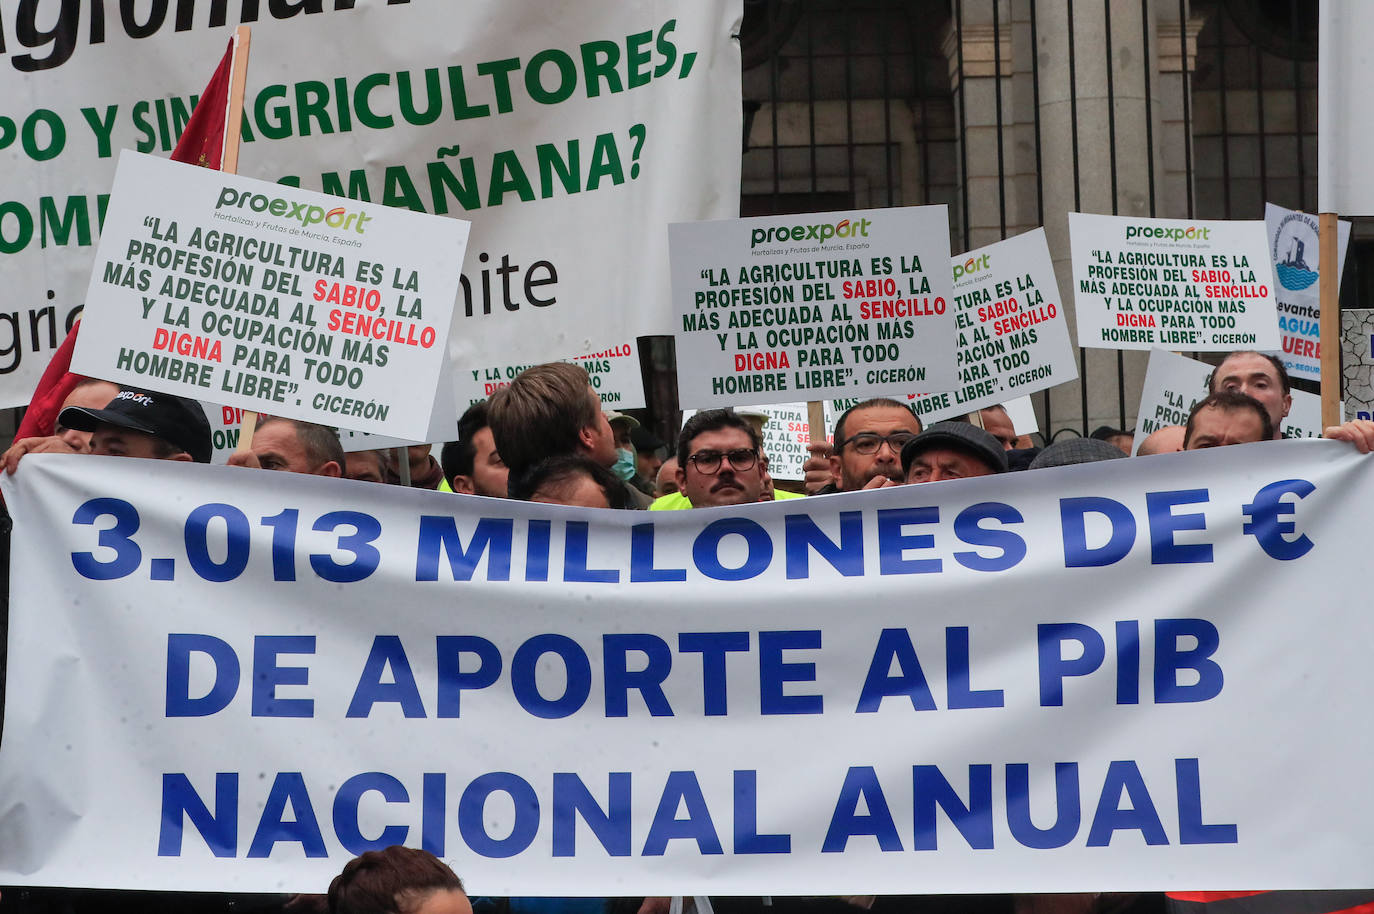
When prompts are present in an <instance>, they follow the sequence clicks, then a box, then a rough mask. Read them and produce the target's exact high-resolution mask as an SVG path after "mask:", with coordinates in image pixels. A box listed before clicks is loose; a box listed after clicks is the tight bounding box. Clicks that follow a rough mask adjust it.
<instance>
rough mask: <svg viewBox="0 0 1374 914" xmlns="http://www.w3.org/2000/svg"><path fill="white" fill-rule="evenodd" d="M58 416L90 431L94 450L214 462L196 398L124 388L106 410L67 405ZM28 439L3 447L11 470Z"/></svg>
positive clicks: (66, 424)
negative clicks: (5, 448) (7, 447)
mask: <svg viewBox="0 0 1374 914" xmlns="http://www.w3.org/2000/svg"><path fill="white" fill-rule="evenodd" d="M57 421H58V422H59V423H60V424H61V425H63V426H64V427H66V428H73V429H77V430H78V431H83V432H91V450H90V453H92V454H96V455H104V456H108V457H145V458H152V459H155V460H184V461H195V462H196V463H209V462H210V455H211V453H212V448H211V446H210V422H209V420H207V419H206V418H205V410H203V409H201V406H200V404H199V403H197V402H196V401H195V400H187V399H185V398H183V397H174V396H172V395H170V394H163V393H154V392H153V391H149V390H139V389H137V388H132V387H126V388H123V389H121V390H120V391H119V393H118V394H116V395H115V397H114V399H113V400H111V401H110V402H109V403H107V404H106V405H105V407H104V408H103V409H92V408H90V407H86V406H69V407H67V408H66V409H64V410H62V412H61V414H60V415H59V416H58V418H57ZM27 440H30V441H31V440H38V439H27ZM25 443H26V442H25V441H21V442H19V443H18V444H16V445H14V447H12V448H10V449H9V450H8V451H6V452H5V456H4V462H5V469H6V470H7V471H8V472H10V473H13V472H14V471H15V469H16V468H17V467H18V466H19V460H20V458H21V457H23V456H24V454H25V453H26V449H25V448H24V447H23V445H24V444H25Z"/></svg>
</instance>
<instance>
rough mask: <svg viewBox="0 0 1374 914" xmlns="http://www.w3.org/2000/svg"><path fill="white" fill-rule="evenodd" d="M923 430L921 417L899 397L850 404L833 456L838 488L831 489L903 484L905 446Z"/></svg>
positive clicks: (838, 424)
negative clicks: (903, 450)
mask: <svg viewBox="0 0 1374 914" xmlns="http://www.w3.org/2000/svg"><path fill="white" fill-rule="evenodd" d="M920 432H921V420H920V419H918V418H916V414H915V413H913V412H912V411H911V410H910V409H909V408H908V407H907V406H906V405H905V404H902V403H899V402H898V401H896V400H888V399H886V398H879V399H874V400H865V401H864V402H862V403H859V404H857V405H856V406H852V407H850V408H849V409H848V410H847V411H846V412H845V413H844V415H842V416H840V420H839V421H838V422H836V423H835V450H834V452H833V453H832V454H831V455H830V458H829V460H830V475H831V476H832V477H833V478H834V480H835V488H834V489H833V490H827V491H836V492H854V491H856V490H858V489H880V488H883V487H884V486H899V485H902V484H903V483H904V482H906V476H905V474H903V472H902V445H904V444H906V443H907V442H908V441H910V440H911V439H912V438H915V437H916V436H917V435H918V434H920Z"/></svg>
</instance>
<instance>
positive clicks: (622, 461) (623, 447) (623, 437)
mask: <svg viewBox="0 0 1374 914" xmlns="http://www.w3.org/2000/svg"><path fill="white" fill-rule="evenodd" d="M606 421H607V422H609V423H610V424H611V434H612V435H614V436H615V463H614V464H612V465H611V472H612V473H614V474H615V475H616V476H617V477H619V478H620V479H623V480H625V481H626V482H628V483H630V484H631V485H634V478H635V472H636V467H635V445H634V441H633V440H632V439H631V437H630V432H631V431H633V430H634V429H637V428H639V420H638V419H636V418H635V417H634V416H627V415H625V414H624V413H618V412H616V411H615V410H613V409H611V410H607V411H606ZM636 488H639V487H638V486H636ZM641 491H642V490H641Z"/></svg>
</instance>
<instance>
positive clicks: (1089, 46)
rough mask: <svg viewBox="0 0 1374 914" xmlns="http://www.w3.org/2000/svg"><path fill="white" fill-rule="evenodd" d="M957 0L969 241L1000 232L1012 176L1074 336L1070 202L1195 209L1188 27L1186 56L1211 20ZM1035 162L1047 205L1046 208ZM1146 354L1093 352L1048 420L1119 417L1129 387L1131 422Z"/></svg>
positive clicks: (1061, 391)
mask: <svg viewBox="0 0 1374 914" xmlns="http://www.w3.org/2000/svg"><path fill="white" fill-rule="evenodd" d="M956 3H957V4H958V6H959V16H957V17H951V22H950V25H949V30H948V33H947V35H946V40H945V54H946V57H947V59H948V60H949V63H950V67H951V84H952V86H953V88H954V91H955V95H954V101H955V111H956V115H957V114H958V111H959V104H958V100H959V94H958V93H959V89H960V87H961V86H962V89H963V98H964V106H963V120H964V122H963V123H961V125H960V126H961V128H962V129H961V131H960V136H961V141H962V142H963V144H964V155H965V158H966V161H967V174H966V175H965V176H964V180H965V182H966V186H967V187H968V191H969V197H968V214H967V218H968V220H969V227H970V231H969V235H970V242H971V246H973V247H977V246H979V245H981V244H986V243H988V242H990V241H995V240H997V239H998V238H1000V237H1001V230H1000V229H1001V225H1000V223H1001V215H1000V208H999V205H998V188H999V186H1000V187H1003V188H1005V189H1006V199H1007V217H1006V222H1007V234H1008V235H1012V234H1017V233H1019V232H1022V231H1026V230H1027V229H1030V228H1033V227H1034V226H1035V225H1037V224H1039V223H1042V222H1043V224H1044V226H1045V231H1046V235H1047V237H1048V238H1049V242H1050V251H1051V255H1052V256H1053V258H1054V262H1055V270H1056V275H1057V277H1058V280H1059V285H1060V292H1061V294H1062V295H1063V298H1064V305H1065V313H1066V315H1067V316H1068V319H1069V322H1070V334H1071V336H1074V337H1075V339H1076V328H1075V326H1074V311H1073V288H1072V284H1071V279H1072V273H1071V268H1070V260H1069V234H1068V217H1067V214H1068V213H1069V212H1070V211H1072V210H1075V209H1077V210H1078V211H1080V212H1088V213H1107V214H1111V213H1116V214H1118V215H1125V216H1150V215H1156V216H1161V217H1164V216H1167V217H1178V218H1183V217H1186V216H1187V215H1188V207H1187V202H1188V199H1189V196H1188V193H1189V192H1188V187H1187V180H1186V176H1187V168H1188V157H1189V151H1188V146H1187V144H1186V142H1184V138H1185V137H1186V133H1185V131H1184V129H1183V118H1182V110H1183V101H1184V96H1183V93H1184V91H1185V87H1184V85H1183V84H1182V82H1181V76H1180V74H1179V70H1181V68H1182V61H1183V60H1184V55H1183V52H1182V44H1181V41H1180V34H1182V35H1183V37H1184V39H1185V40H1187V41H1188V42H1189V44H1188V53H1189V55H1191V54H1193V53H1195V50H1196V36H1197V30H1198V28H1200V26H1201V22H1200V21H1199V20H1194V19H1192V18H1189V19H1188V20H1187V23H1186V26H1185V27H1180V25H1179V4H1178V3H1177V2H1176V0H1146V2H1143V3H1142V2H1141V0H956ZM994 4H996V6H995V11H996V24H997V26H998V28H996V29H994V28H993V24H994V15H993V14H994ZM1185 15H1186V9H1185ZM1032 19H1034V31H1035V41H1034V47H1032V41H1031V27H1032ZM956 20H957V21H958V25H956ZM960 50H962V52H963V67H962V72H960V68H959V52H960ZM1032 55H1033V56H1032ZM999 63H1000V67H999V66H998V64H999ZM999 82H1000V85H1001V90H1002V117H1001V120H1000V124H1001V130H1000V135H1001V138H1002V150H1003V161H1002V167H1001V170H1000V171H999V169H998V162H997V149H996V145H997V138H998V135H999V130H998V124H999V121H998V117H997V110H998V109H997V102H996V90H997V85H998V83H999ZM1037 82H1038V95H1037V91H1036V90H1037V86H1036V83H1037ZM1037 128H1038V134H1037ZM1037 135H1038V138H1039V141H1040V153H1039V157H1038V159H1037V156H1036V138H1037ZM1037 172H1038V175H1039V188H1038V190H1039V191H1040V193H1041V194H1042V195H1043V213H1041V212H1039V211H1038V209H1037V206H1036V197H1037V185H1036V174H1037ZM1147 359H1148V355H1147V354H1146V353H1132V352H1128V353H1125V354H1124V355H1123V357H1122V359H1121V361H1120V362H1118V355H1117V353H1116V351H1113V350H1100V349H1090V350H1087V354H1086V360H1085V362H1086V372H1085V374H1086V378H1080V380H1079V381H1078V382H1075V383H1071V384H1065V385H1061V386H1060V387H1057V388H1055V389H1054V390H1052V391H1051V392H1050V393H1049V396H1048V398H1046V397H1044V396H1042V395H1037V397H1036V400H1037V404H1038V408H1039V409H1040V412H1041V420H1042V427H1043V426H1044V424H1045V423H1044V420H1045V406H1046V405H1048V407H1049V410H1048V413H1049V420H1050V425H1051V427H1050V428H1049V429H1048V431H1051V432H1052V431H1054V430H1056V429H1059V428H1065V427H1070V428H1077V429H1079V430H1082V429H1084V428H1085V427H1086V429H1087V430H1089V431H1091V430H1092V429H1093V428H1095V427H1096V426H1098V425H1113V426H1116V425H1120V424H1121V423H1122V417H1121V408H1120V406H1121V402H1122V400H1123V399H1124V401H1125V407H1126V408H1125V412H1126V417H1125V420H1126V425H1127V426H1130V425H1132V424H1134V422H1135V413H1136V410H1137V408H1138V405H1139V397H1140V388H1141V385H1142V383H1143V380H1144V372H1145V364H1146V361H1147ZM1085 382H1086V384H1085ZM1085 388H1086V390H1087V410H1086V415H1085V412H1084V398H1083V390H1084V389H1085Z"/></svg>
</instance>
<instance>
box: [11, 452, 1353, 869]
mask: <svg viewBox="0 0 1374 914" xmlns="http://www.w3.org/2000/svg"><path fill="white" fill-rule="evenodd" d="M1034 472H1035V474H1036V476H1035V481H1034V484H1033V485H1029V486H1028V485H1026V484H1025V479H1024V477H1021V478H1011V477H1006V476H991V477H983V478H978V479H968V480H958V481H953V482H945V483H937V484H933V485H920V486H898V487H893V488H891V489H886V490H883V491H882V492H879V493H874V492H864V493H847V494H840V495H836V496H833V497H830V498H825V499H805V500H800V501H790V502H770V503H763V504H751V505H743V506H738V507H733V508H728V509H709V510H700V511H667V512H653V513H649V514H645V513H642V512H627V511H606V510H601V511H597V510H587V509H568V508H562V507H559V506H549V505H537V504H530V503H524V502H512V501H508V500H504V499H481V498H468V499H454V498H450V497H446V496H439V495H437V494H436V493H432V492H420V491H413V490H405V489H399V488H396V487H383V486H376V485H368V484H363V483H352V482H350V481H347V480H326V479H323V478H320V477H314V476H293V477H292V484H291V485H289V486H285V485H282V484H281V482H280V477H279V476H277V475H275V474H269V473H245V472H242V471H237V470H232V469H229V468H222V467H204V466H199V465H193V464H188V463H171V464H163V465H160V466H159V467H158V470H157V472H156V473H150V472H149V471H148V465H147V464H146V462H144V461H140V460H136V459H128V458H105V457H91V456H75V455H46V454H37V455H29V456H28V457H26V458H25V459H24V464H23V466H22V467H21V468H20V471H19V472H18V473H17V474H15V475H9V474H4V476H3V479H0V487H2V488H3V492H4V496H5V501H6V504H7V506H8V507H9V509H10V511H11V513H12V515H13V517H14V522H15V531H16V535H15V537H14V540H13V546H12V548H13V550H14V553H13V560H12V563H11V567H12V569H13V571H12V579H11V591H10V628H9V637H10V639H11V640H10V651H9V658H10V662H9V671H8V693H7V700H6V704H5V722H4V732H5V747H4V751H3V752H0V821H3V822H5V823H6V827H5V828H4V829H0V884H3V885H14V884H24V885H38V886H47V885H63V886H78V887H80V886H107V887H112V888H135V887H136V888H142V889H150V888H156V889H171V890H199V891H240V892H318V891H320V890H321V889H322V888H323V887H324V886H326V885H328V883H329V880H330V879H331V878H332V877H333V876H334V875H335V874H337V873H338V872H339V870H340V869H341V867H342V866H343V863H344V862H345V861H347V860H348V859H349V858H351V857H352V856H354V855H355V854H358V853H360V852H362V851H364V850H368V849H372V848H377V847H382V846H386V845H390V844H395V843H406V844H410V845H412V846H422V847H425V848H426V849H428V850H431V851H432V852H433V853H435V854H436V855H438V856H439V857H440V858H442V859H445V860H447V861H450V862H451V863H452V865H453V867H454V869H455V870H456V871H457V872H458V873H459V874H461V876H462V878H463V880H464V882H465V883H466V884H467V886H468V888H469V890H470V891H472V892H473V893H474V894H483V895H511V894H520V893H524V894H529V895H535V896H539V895H592V896H606V895H645V894H651V893H653V892H662V893H664V894H669V895H674V894H692V893H709V894H714V895H755V896H757V895H772V894H776V893H778V892H780V891H784V890H785V891H786V892H788V893H792V894H806V895H832V894H842V893H845V892H853V891H856V890H866V891H867V892H870V893H876V894H909V893H915V892H920V893H927V894H928V893H950V892H956V893H962V892H997V893H1005V892H1099V891H1158V890H1163V889H1170V888H1178V887H1182V886H1186V887H1188V888H1189V889H1224V888H1226V887H1228V886H1229V887H1231V888H1234V887H1235V886H1260V887H1263V888H1266V889H1285V888H1303V889H1318V888H1320V889H1337V888H1359V887H1367V886H1368V882H1369V860H1370V851H1371V844H1370V841H1371V839H1370V836H1369V822H1370V821H1371V820H1374V791H1370V790H1368V789H1366V784H1367V781H1368V760H1369V758H1370V757H1371V754H1374V728H1370V727H1367V726H1361V725H1359V722H1361V721H1363V720H1364V717H1365V714H1366V712H1367V710H1368V708H1369V706H1370V704H1371V703H1372V702H1374V678H1372V677H1371V675H1370V672H1369V664H1368V662H1367V661H1368V657H1367V654H1368V646H1369V644H1370V643H1374V614H1370V613H1367V612H1358V611H1352V607H1360V606H1361V605H1362V601H1363V600H1364V599H1365V597H1366V590H1367V585H1366V583H1365V582H1364V581H1363V580H1362V579H1360V577H1359V576H1352V575H1349V574H1341V573H1340V572H1341V570H1342V569H1350V568H1355V567H1361V565H1360V563H1361V562H1362V561H1363V560H1364V556H1365V552H1366V551H1367V548H1368V543H1369V541H1370V538H1371V536H1374V521H1371V518H1370V514H1369V512H1368V511H1367V510H1365V506H1367V505H1368V504H1370V503H1371V501H1374V458H1371V457H1368V456H1360V455H1358V454H1357V453H1356V452H1355V449H1354V448H1353V447H1352V446H1350V445H1348V444H1346V443H1344V442H1332V441H1298V442H1283V443H1277V444H1276V443H1266V444H1260V445H1252V446H1238V447H1228V448H1217V449H1214V450H1211V451H1208V452H1205V453H1193V454H1182V455H1173V456H1171V457H1167V458H1162V459H1159V460H1155V461H1144V462H1142V463H1141V465H1139V466H1134V465H1133V466H1132V468H1131V472H1129V473H1123V472H1122V470H1121V468H1120V466H1112V465H1110V464H1092V465H1085V466H1075V467H1062V468H1058V469H1047V470H1038V471H1034ZM341 504H343V505H346V506H347V507H346V508H340V507H339V506H340V505H341ZM1313 581H1322V582H1323V583H1322V584H1321V586H1320V587H1314V584H1313ZM1032 588H1033V590H1034V593H1035V599H1034V600H1008V599H1007V598H1006V594H1007V593H1017V592H1029V591H1030V589H1032ZM915 592H919V603H920V606H919V610H920V611H919V612H913V611H912V600H913V593H915ZM1104 593H1110V594H1112V599H1111V600H1103V599H1102V598H1101V595H1102V594H1104ZM1162 593H1167V594H1168V599H1167V600H1166V601H1161V599H1160V594H1162ZM231 601H232V605H233V611H232V612H229V611H226V609H225V607H226V606H227V605H229V604H230V602H231ZM627 606H632V607H634V608H635V611H633V612H626V607H627ZM1295 606H1301V607H1302V620H1301V637H1294V630H1295V629H1294V625H1295V623H1294V616H1293V608H1294V607H1295ZM20 646H22V648H21V647H20ZM1280 735H1281V737H1282V738H1277V737H1279V736H1280ZM1275 784H1282V785H1283V789H1282V790H1275V786H1274V785H1275ZM1314 835H1319V836H1321V840H1312V836H1314Z"/></svg>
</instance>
